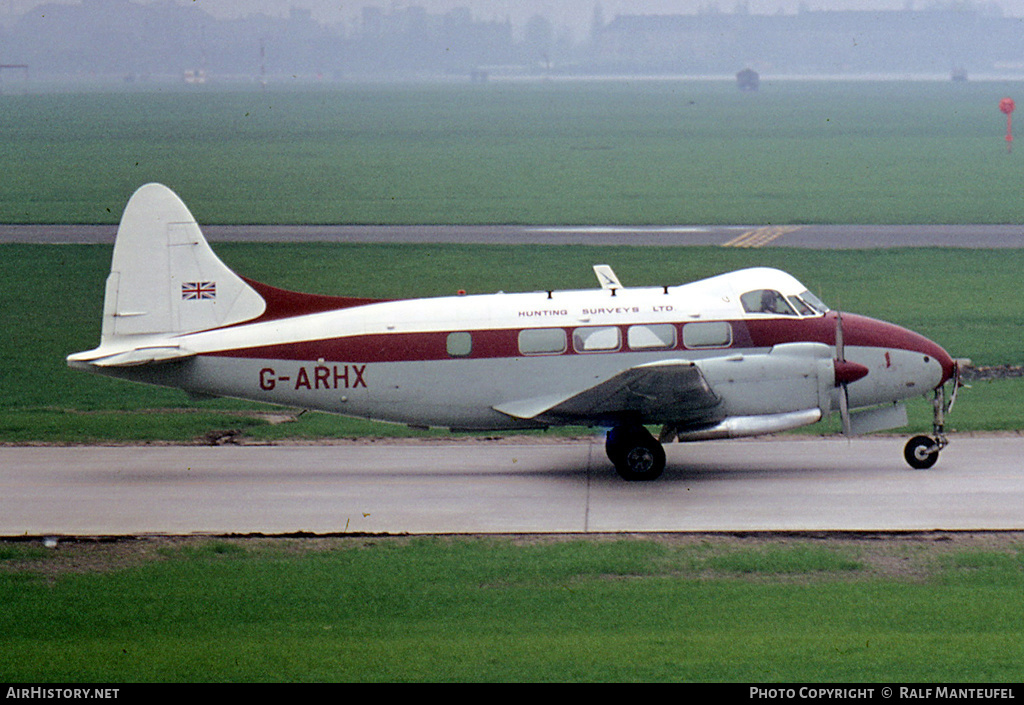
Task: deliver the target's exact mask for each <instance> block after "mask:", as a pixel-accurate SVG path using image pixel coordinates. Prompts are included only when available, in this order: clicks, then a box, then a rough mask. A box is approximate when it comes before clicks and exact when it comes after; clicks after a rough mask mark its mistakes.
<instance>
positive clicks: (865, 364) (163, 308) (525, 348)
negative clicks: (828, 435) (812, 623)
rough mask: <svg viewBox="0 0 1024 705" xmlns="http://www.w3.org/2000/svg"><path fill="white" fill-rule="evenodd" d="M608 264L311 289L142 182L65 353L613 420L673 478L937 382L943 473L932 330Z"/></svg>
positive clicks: (627, 465)
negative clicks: (497, 281) (680, 467)
mask: <svg viewBox="0 0 1024 705" xmlns="http://www.w3.org/2000/svg"><path fill="white" fill-rule="evenodd" d="M594 270H595V273H596V274H597V277H598V281H599V283H600V287H595V288H594V289H590V290H583V291H556V290H552V291H540V292H533V293H496V294H489V295H471V296H467V295H459V294H457V295H454V296H450V297H440V298H430V299H413V300H378V299H365V298H351V297H343V296H325V295H316V294H300V293H296V292H292V291H286V290H283V289H278V288H275V287H271V286H268V285H266V284H262V283H259V282H256V281H252V280H249V279H246V278H243V277H241V276H239V275H237V274H235V273H234V272H233V271H231V270H230V269H229V268H228V267H227V266H226V265H225V264H223V263H222V262H221V260H220V259H218V258H217V256H216V255H215V254H214V252H213V250H212V249H211V248H210V246H209V245H208V244H207V242H206V240H205V238H204V237H203V235H202V233H201V231H200V229H199V226H198V225H197V223H196V221H195V219H194V218H193V217H192V214H191V213H190V212H189V210H188V208H187V207H186V206H185V204H184V203H183V202H182V201H181V200H180V199H179V198H178V197H177V195H175V194H174V193H173V192H172V191H171V190H170V189H168V188H167V187H165V186H162V185H160V184H147V185H145V186H143V187H141V188H140V189H139V190H138V191H136V192H135V194H134V195H133V196H132V197H131V199H130V200H129V202H128V205H127V206H126V208H125V211H124V215H123V216H122V219H121V223H120V225H119V228H118V231H117V239H116V242H115V245H114V252H113V260H112V264H111V270H110V275H109V277H108V279H107V283H106V298H105V301H104V307H103V323H102V335H101V342H100V345H99V347H97V348H96V349H94V350H89V351H87V352H80V353H75V354H73V355H70V356H69V357H68V364H69V365H70V366H71V367H73V368H77V369H84V370H88V371H91V372H96V373H100V374H104V375H109V376H113V377H120V378H123V379H127V380H132V381H136V382H144V383H149V384H156V385H162V386H168V387H178V388H181V389H184V390H186V391H188V392H190V393H194V394H197V395H204V396H205V395H216V396H228V397H238V398H243V399H251V400H255V401H260V402H269V403H273V404H281V405H287V406H291V407H297V408H303V409H317V410H323V411H329V412H336V413H339V414H345V415H349V416H358V417H365V418H370V419H377V420H383V421H390V422H397V423H403V424H408V425H411V426H416V427H428V426H432V427H447V428H451V429H453V430H456V429H458V430H502V429H529V428H546V427H549V426H554V425H583V426H591V427H601V428H606V429H608V431H607V436H606V449H607V453H608V457H609V459H610V460H611V461H612V463H613V464H614V466H615V468H616V470H617V471H618V473H619V474H620V475H621V476H622V477H624V478H625V479H628V480H650V479H654V478H656V477H658V476H659V475H660V474H661V472H662V470H663V468H664V466H665V452H664V448H663V446H662V443H663V442H668V441H673V440H676V441H697V440H709V439H718V438H735V437H741V436H755V435H761V434H769V433H775V432H779V431H783V430H787V429H792V428H796V427H799V426H805V425H808V424H813V423H815V422H817V421H819V420H820V419H822V418H823V417H825V416H827V415H830V414H833V413H838V414H839V415H840V417H841V419H842V425H843V429H844V431H846V432H847V433H862V432H867V431H870V430H880V429H885V428H895V427H897V426H902V425H905V424H906V422H907V421H906V410H905V407H904V406H903V404H902V402H903V401H904V400H906V399H909V398H911V397H917V396H921V395H928V394H932V395H933V396H934V399H933V402H934V414H935V416H934V428H933V435H932V436H930V437H929V436H916V437H915V438H912V439H911V440H910V442H909V443H908V444H907V446H906V449H905V452H904V456H905V458H906V460H907V462H909V463H910V465H912V466H914V467H918V468H923V467H930V466H931V465H933V464H934V463H935V461H936V459H937V458H938V454H939V451H940V450H941V449H942V448H943V447H944V446H945V445H946V438H945V435H944V418H945V414H946V413H947V412H948V411H949V408H950V406H951V405H952V402H953V399H954V398H955V396H956V389H957V387H958V383H959V374H958V367H957V364H956V363H955V362H954V361H953V359H951V358H950V356H949V355H948V354H947V353H946V351H945V350H943V349H942V348H941V347H939V345H937V344H936V343H934V342H932V341H931V340H928V339H927V338H925V337H923V336H921V335H918V334H917V333H913V332H911V331H909V330H906V329H904V328H901V327H899V326H896V325H893V324H891V323H885V322H882V321H878V320H874V319H871V318H867V317H864V316H858V315H854V314H848V313H843V314H841V313H839V312H838V311H833V310H830V309H829V308H828V307H827V306H826V305H825V304H824V303H822V302H821V301H820V300H819V299H818V298H817V297H815V296H814V295H813V294H811V293H810V292H809V291H808V290H807V288H806V287H805V286H803V285H802V284H800V282H798V281H797V280H796V279H795V278H793V277H792V276H790V275H789V274H786V273H785V272H782V271H779V270H776V269H768V268H753V269H744V270H741V271H736V272H731V273H728V274H721V275H718V276H714V277H711V278H708V279H703V280H701V281H696V282H692V283H688V284H682V285H679V286H659V287H628V286H623V285H622V284H621V283H620V282H619V281H618V279H617V277H616V276H615V274H614V272H613V271H612V269H611V268H610V267H608V266H606V265H597V266H595V267H594ZM947 382H952V392H951V394H950V395H949V396H948V399H947V395H946V393H945V387H946V383H947ZM647 426H660V427H661V433H660V438H657V439H656V438H655V437H654V436H653V435H652V434H651V433H650V431H648V430H647V428H646V427H647Z"/></svg>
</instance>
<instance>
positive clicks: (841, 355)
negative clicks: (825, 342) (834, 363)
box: [836, 311, 846, 362]
mask: <svg viewBox="0 0 1024 705" xmlns="http://www.w3.org/2000/svg"><path fill="white" fill-rule="evenodd" d="M836 359H837V360H839V361H840V362H843V361H845V360H846V346H845V345H844V343H843V314H842V312H841V311H836Z"/></svg>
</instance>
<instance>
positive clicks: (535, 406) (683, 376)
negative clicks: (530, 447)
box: [494, 360, 721, 424]
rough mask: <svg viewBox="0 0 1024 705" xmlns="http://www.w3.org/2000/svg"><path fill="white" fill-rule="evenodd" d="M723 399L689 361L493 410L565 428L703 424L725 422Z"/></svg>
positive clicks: (638, 370)
mask: <svg viewBox="0 0 1024 705" xmlns="http://www.w3.org/2000/svg"><path fill="white" fill-rule="evenodd" d="M720 406H721V399H720V398H719V396H718V395H717V394H715V393H714V392H713V391H712V390H711V388H710V387H709V386H708V384H707V382H706V381H705V379H704V375H703V374H701V371H700V368H699V367H697V365H695V364H694V363H693V362H690V361H688V360H665V361H659V362H653V363H648V364H646V365H638V366H637V367H631V368H630V369H628V370H624V371H623V372H620V373H619V374H617V375H615V376H614V377H611V378H609V379H607V380H605V381H603V382H600V383H598V384H596V385H594V386H592V387H589V388H587V389H584V390H582V391H580V392H576V393H572V394H570V395H569V396H565V395H564V394H563V395H551V396H546V397H537V398H533V399H524V400H518V401H512V402H507V403H503V404H499V405H497V406H495V407H494V409H495V411H499V412H501V413H503V414H507V415H508V416H512V417H515V418H519V419H536V420H539V421H544V420H545V419H550V420H555V419H557V420H558V421H559V422H562V423H573V422H577V423H603V422H607V423H613V422H621V421H622V420H623V419H629V420H635V421H638V422H640V423H665V422H678V423H688V424H689V423H701V422H708V423H710V422H712V421H717V420H719V419H720V418H721V415H720V414H719V413H718V412H719V407H720Z"/></svg>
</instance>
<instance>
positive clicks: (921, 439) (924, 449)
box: [903, 368, 960, 470]
mask: <svg viewBox="0 0 1024 705" xmlns="http://www.w3.org/2000/svg"><path fill="white" fill-rule="evenodd" d="M958 386H960V375H959V368H957V374H956V375H955V378H954V381H953V394H952V397H951V398H950V400H949V403H948V404H947V403H946V388H945V387H944V386H943V387H939V388H938V389H936V390H935V399H934V401H933V402H932V406H933V408H934V411H935V418H934V419H933V421H932V435H931V436H914V437H913V438H911V439H910V440H909V441H907V445H906V446H904V447H903V457H904V458H905V459H906V461H907V464H908V465H909V466H910V467H912V468H914V469H915V470H927V469H928V468H930V467H931V466H933V465H935V463H936V462H937V461H938V460H939V451H940V450H942V449H943V448H945V447H946V446H947V445H948V444H949V441H948V440H947V439H946V432H945V427H946V413H947V412H948V411H949V410H950V409H951V408H953V401H954V400H955V399H956V390H957V387H958Z"/></svg>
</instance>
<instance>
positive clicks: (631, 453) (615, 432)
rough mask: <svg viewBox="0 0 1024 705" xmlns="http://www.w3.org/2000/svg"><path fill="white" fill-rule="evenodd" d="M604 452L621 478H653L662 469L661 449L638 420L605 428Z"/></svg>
mask: <svg viewBox="0 0 1024 705" xmlns="http://www.w3.org/2000/svg"><path fill="white" fill-rule="evenodd" d="M605 452H606V453H608V459H609V460H611V461H612V463H613V464H614V465H615V471H616V472H618V473H619V476H620V477H622V479H624V480H654V479H656V478H657V477H659V476H660V475H661V473H662V471H663V470H664V469H665V449H664V448H662V446H661V443H659V442H658V440H657V439H656V438H655V437H654V436H652V435H651V433H650V431H648V430H647V429H646V428H644V427H643V426H641V425H639V424H635V425H624V426H616V427H614V428H612V429H611V430H610V431H608V435H607V437H606V439H605Z"/></svg>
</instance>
